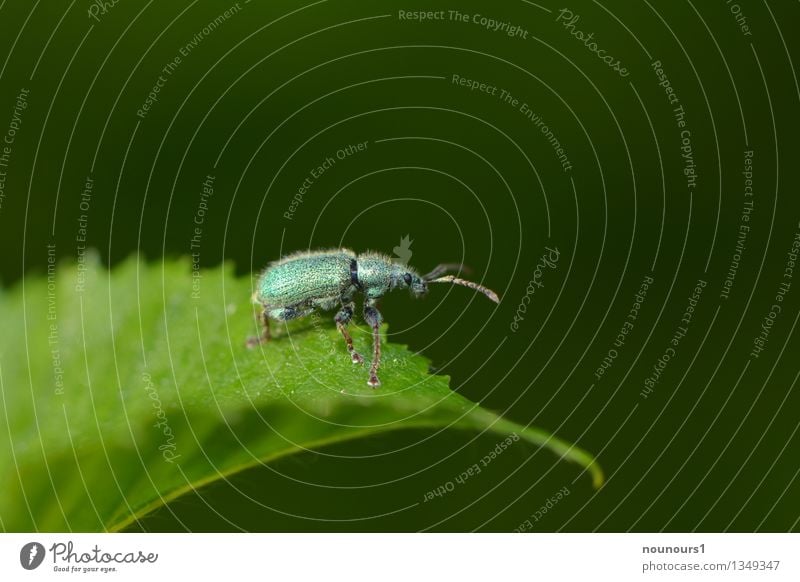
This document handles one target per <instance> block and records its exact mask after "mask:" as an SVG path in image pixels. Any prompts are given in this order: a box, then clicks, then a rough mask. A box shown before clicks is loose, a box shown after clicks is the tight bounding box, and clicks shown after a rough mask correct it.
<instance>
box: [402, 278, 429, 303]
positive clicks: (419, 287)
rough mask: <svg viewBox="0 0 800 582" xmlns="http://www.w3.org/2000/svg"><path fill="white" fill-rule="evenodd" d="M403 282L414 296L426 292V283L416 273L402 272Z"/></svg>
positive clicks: (422, 294)
mask: <svg viewBox="0 0 800 582" xmlns="http://www.w3.org/2000/svg"><path fill="white" fill-rule="evenodd" d="M403 283H404V284H405V286H406V287H408V288H409V289H411V294H412V295H414V296H415V297H423V296H424V295H425V294H426V293H427V292H428V283H427V282H426V281H425V279H423V278H422V277H420V276H419V275H417V274H416V273H403Z"/></svg>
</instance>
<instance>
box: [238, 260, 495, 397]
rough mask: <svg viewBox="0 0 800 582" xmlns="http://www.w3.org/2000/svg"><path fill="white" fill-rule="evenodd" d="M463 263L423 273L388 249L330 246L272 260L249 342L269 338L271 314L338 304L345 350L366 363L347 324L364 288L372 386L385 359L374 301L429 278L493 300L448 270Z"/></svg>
mask: <svg viewBox="0 0 800 582" xmlns="http://www.w3.org/2000/svg"><path fill="white" fill-rule="evenodd" d="M458 268H459V265H453V264H442V265H439V266H438V267H436V268H435V269H433V271H431V272H430V273H428V274H427V275H424V276H420V275H419V274H417V272H416V271H414V269H412V268H411V267H409V266H408V265H404V264H399V263H395V262H393V261H392V259H391V258H390V257H388V256H386V255H383V254H380V253H373V252H367V253H362V254H356V253H354V252H353V251H351V250H348V249H329V250H320V251H311V252H299V253H295V254H292V255H289V256H287V257H284V258H283V259H280V260H278V261H275V262H273V263H270V265H269V266H268V267H267V268H266V269H265V270H264V272H263V273H262V274H261V276H260V277H259V279H258V282H257V284H256V291H255V293H254V294H253V301H254V302H255V303H258V304H260V305H261V306H262V307H263V309H264V311H263V313H262V315H261V319H262V321H263V331H262V333H261V336H259V337H255V338H250V339H249V340H248V341H247V344H248V346H250V347H252V346H255V345H258V344H259V343H261V342H265V341H269V339H270V331H269V320H270V319H274V320H276V321H287V320H290V319H297V318H298V317H305V316H306V315H309V314H310V313H311V312H313V311H315V310H323V311H330V310H332V309H336V308H338V309H339V312H338V313H337V314H336V317H334V321H335V322H336V327H337V328H338V329H339V331H340V332H341V333H342V336H343V337H344V341H345V342H346V344H347V351H348V352H349V353H350V357H351V359H352V360H353V363H354V364H363V363H364V358H363V357H362V356H361V355H360V354H359V353H358V352H356V351H355V349H354V348H353V339H352V338H351V337H350V334H349V333H348V332H347V327H346V326H347V324H348V323H349V322H350V320H351V319H352V317H353V310H354V308H355V303H354V301H353V297H354V296H355V294H356V293H363V294H364V321H366V323H367V324H368V325H369V326H370V327H371V328H372V338H373V358H372V365H371V366H370V369H369V380H368V381H367V383H368V384H369V385H370V386H372V387H373V388H374V387H376V386H379V385H380V380H378V367H379V366H380V361H381V344H380V325H381V321H382V319H383V318H382V316H381V314H380V312H379V311H378V308H377V306H376V304H377V302H378V300H379V299H380V298H381V297H383V296H384V295H385V294H386V293H388V292H389V291H392V290H394V289H409V290H410V291H411V294H412V295H414V296H417V297H419V296H422V295H425V293H427V292H428V283H452V284H454V285H463V286H465V287H469V288H470V289H475V290H476V291H480V292H481V293H483V294H484V295H486V296H487V297H488V298H489V299H491V300H492V301H494V302H495V303H500V299H499V298H498V297H497V294H496V293H495V292H494V291H492V290H491V289H487V288H486V287H484V286H482V285H478V284H477V283H473V282H472V281H466V280H464V279H459V278H458V277H455V276H453V275H445V273H446V272H447V271H454V270H457V269H458Z"/></svg>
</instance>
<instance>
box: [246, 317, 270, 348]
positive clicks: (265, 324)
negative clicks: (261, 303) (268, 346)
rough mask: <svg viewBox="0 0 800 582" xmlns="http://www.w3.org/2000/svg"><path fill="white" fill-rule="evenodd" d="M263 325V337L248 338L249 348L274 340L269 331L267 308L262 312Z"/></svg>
mask: <svg viewBox="0 0 800 582" xmlns="http://www.w3.org/2000/svg"><path fill="white" fill-rule="evenodd" d="M261 325H262V328H261V335H259V336H251V337H249V338H247V347H248V348H254V347H256V346H257V345H259V344H265V343H267V342H268V341H270V340H271V339H272V334H271V333H270V331H269V316H268V315H267V310H266V308H265V309H264V311H262V312H261Z"/></svg>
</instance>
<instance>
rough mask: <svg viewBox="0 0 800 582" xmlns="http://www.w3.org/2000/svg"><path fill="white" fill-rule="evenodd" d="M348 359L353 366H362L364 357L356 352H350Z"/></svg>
mask: <svg viewBox="0 0 800 582" xmlns="http://www.w3.org/2000/svg"><path fill="white" fill-rule="evenodd" d="M350 359H352V360H353V363H354V364H363V363H364V356H362V355H361V354H359V353H358V352H350Z"/></svg>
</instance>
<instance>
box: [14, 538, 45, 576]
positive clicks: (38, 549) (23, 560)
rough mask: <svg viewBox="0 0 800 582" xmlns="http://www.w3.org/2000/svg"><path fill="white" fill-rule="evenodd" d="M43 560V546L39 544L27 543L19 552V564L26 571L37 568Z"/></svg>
mask: <svg viewBox="0 0 800 582" xmlns="http://www.w3.org/2000/svg"><path fill="white" fill-rule="evenodd" d="M43 560H44V546H43V545H42V544H40V543H39V542H29V543H27V544H25V545H24V546H22V549H21V550H20V551H19V563H20V564H22V567H23V568H25V569H26V570H34V569H36V568H38V567H39V566H40V565H41V563H42V561H43Z"/></svg>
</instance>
